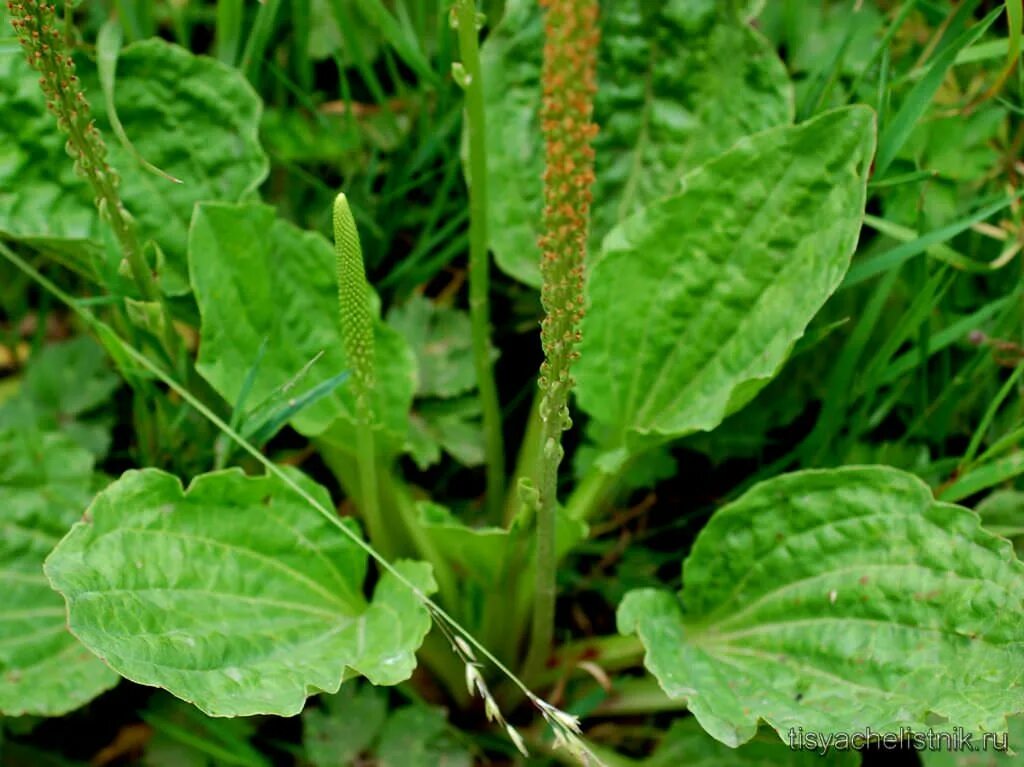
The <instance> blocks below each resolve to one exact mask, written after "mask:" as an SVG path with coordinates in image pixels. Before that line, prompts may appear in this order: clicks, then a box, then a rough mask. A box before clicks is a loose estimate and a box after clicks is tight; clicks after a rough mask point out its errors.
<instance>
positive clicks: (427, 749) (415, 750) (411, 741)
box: [377, 706, 473, 767]
mask: <svg viewBox="0 0 1024 767" xmlns="http://www.w3.org/2000/svg"><path fill="white" fill-rule="evenodd" d="M377 758H378V760H379V761H378V763H379V765H380V767H438V765H443V766H444V767H470V765H472V764H473V759H472V757H471V755H470V753H469V751H468V750H467V749H466V747H465V746H463V745H461V744H460V743H458V741H456V740H455V738H454V736H453V735H452V733H451V732H450V730H449V728H448V722H447V721H446V719H445V715H444V710H443V709H440V708H433V707H430V708H428V707H427V706H406V707H405V708H401V709H399V710H398V711H396V712H395V713H394V714H393V715H392V716H391V717H390V718H389V719H388V722H387V724H385V725H384V730H383V731H382V732H381V734H380V745H379V746H378V747H377Z"/></svg>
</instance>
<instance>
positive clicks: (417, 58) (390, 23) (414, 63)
mask: <svg viewBox="0 0 1024 767" xmlns="http://www.w3.org/2000/svg"><path fill="white" fill-rule="evenodd" d="M334 5H335V6H337V5H339V3H337V2H336V3H334ZM356 5H357V7H358V8H359V12H360V13H361V14H362V15H363V16H364V17H365V18H366V19H367V20H368V21H369V22H370V23H371V24H373V26H375V27H376V28H377V29H378V30H379V31H380V33H381V35H383V36H384V39H385V40H387V42H388V44H389V45H390V46H391V47H392V48H394V49H395V53H397V54H398V55H399V56H400V57H401V59H402V61H404V62H405V63H406V64H407V65H408V66H409V68H410V69H412V70H413V71H414V72H415V73H416V74H417V75H419V77H421V78H422V79H423V81H424V82H427V83H430V84H432V85H437V84H439V83H440V78H439V77H438V76H437V73H436V72H434V71H433V70H432V69H431V68H430V63H429V62H428V61H427V58H426V56H425V55H424V54H423V51H422V50H421V49H420V46H419V43H418V42H417V40H416V38H415V37H414V36H413V35H412V33H411V30H409V29H407V28H404V27H403V26H402V24H400V23H399V22H398V20H396V19H395V17H394V16H392V15H391V12H390V11H388V9H387V8H386V7H385V6H384V4H383V3H382V2H380V0H356Z"/></svg>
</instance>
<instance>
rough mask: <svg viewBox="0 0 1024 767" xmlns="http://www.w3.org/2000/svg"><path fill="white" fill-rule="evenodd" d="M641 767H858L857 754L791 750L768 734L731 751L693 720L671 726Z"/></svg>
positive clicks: (765, 733)
mask: <svg viewBox="0 0 1024 767" xmlns="http://www.w3.org/2000/svg"><path fill="white" fill-rule="evenodd" d="M642 764H643V766H644V767H679V765H686V767H815V765H820V767H826V766H831V767H858V765H859V764H860V755H859V754H858V753H857V752H856V751H831V752H829V753H828V754H827V755H825V756H822V755H820V754H817V753H814V752H812V751H804V750H800V749H794V748H790V747H789V745H788V742H784V741H782V740H779V737H778V736H777V735H776V734H775V733H774V732H771V731H770V730H769V731H766V732H761V733H759V734H758V735H757V737H755V738H754V739H753V740H751V741H750V742H749V743H745V744H743V745H742V746H740V747H739V748H730V747H729V746H726V745H724V744H722V743H719V742H718V741H717V740H715V739H714V738H712V737H711V736H710V735H708V734H707V733H706V732H704V731H703V730H702V729H701V728H700V725H699V724H697V721H696V720H695V719H693V718H692V717H687V718H686V719H678V720H676V721H675V722H673V723H672V726H671V727H670V728H669V730H668V732H667V733H665V738H664V739H663V740H662V741H661V745H659V746H658V750H657V751H656V752H655V754H654V755H653V756H652V757H651V758H650V759H647V760H645V761H644V762H643V763H642Z"/></svg>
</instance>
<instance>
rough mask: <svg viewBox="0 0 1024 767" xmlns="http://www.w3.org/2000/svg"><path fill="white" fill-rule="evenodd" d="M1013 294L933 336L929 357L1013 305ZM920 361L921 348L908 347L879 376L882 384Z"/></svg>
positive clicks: (902, 374)
mask: <svg viewBox="0 0 1024 767" xmlns="http://www.w3.org/2000/svg"><path fill="white" fill-rule="evenodd" d="M1012 300H1013V297H1012V296H1007V297H1006V298H1000V299H998V300H997V301H993V302H991V303H988V304H985V305H984V306H982V307H981V308H980V309H978V311H976V312H973V313H972V314H969V315H967V316H966V317H964V318H962V319H960V320H957V321H956V322H954V323H953V324H952V325H949V326H948V327H945V328H943V329H942V330H940V331H939V332H937V333H935V334H934V335H932V337H931V341H930V343H929V346H928V355H927V356H928V357H929V358H930V357H933V356H935V354H937V353H938V352H940V351H942V350H943V349H947V348H949V347H950V346H952V345H953V344H955V343H956V342H958V341H962V340H963V339H965V338H966V337H967V335H968V333H970V332H971V331H972V330H976V329H977V328H979V327H981V326H982V325H983V324H984V323H985V322H986V321H987V320H988V319H989V318H990V317H992V316H994V315H996V314H998V313H999V312H1001V311H1005V310H1006V309H1007V308H1009V306H1010V305H1011V301H1012ZM919 363H920V350H919V349H916V348H911V349H908V350H907V351H905V352H903V353H902V354H900V355H899V356H897V357H896V358H895V359H893V361H892V362H891V363H889V366H888V367H887V368H886V369H885V372H883V373H882V374H881V376H880V377H879V379H878V380H879V383H880V384H883V385H884V384H890V383H893V382H895V381H897V380H898V379H900V378H901V377H903V376H905V375H906V374H907V373H909V372H910V371H911V370H913V369H914V368H915V367H917V366H918V364H919Z"/></svg>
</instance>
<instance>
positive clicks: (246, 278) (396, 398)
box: [189, 203, 416, 451]
mask: <svg viewBox="0 0 1024 767" xmlns="http://www.w3.org/2000/svg"><path fill="white" fill-rule="evenodd" d="M189 263H190V267H191V273H192V286H193V289H194V291H195V296H196V301H197V302H198V304H199V313H200V317H201V328H200V338H201V344H200V347H199V361H198V363H197V367H198V370H199V372H200V373H201V374H202V376H203V377H204V378H206V380H207V381H209V382H210V384H211V385H213V387H214V388H215V389H216V390H217V391H218V392H219V393H220V394H221V395H222V396H224V397H225V398H226V399H227V400H228V402H231V403H235V402H237V401H238V396H239V393H240V392H241V389H242V385H243V383H244V382H245V381H246V378H247V375H248V373H249V371H250V369H252V368H253V366H254V365H256V364H257V360H258V359H259V352H260V347H261V346H262V345H263V343H264V341H266V347H265V348H266V351H265V353H264V354H263V357H262V358H261V359H259V361H258V368H257V369H256V375H255V378H254V379H253V382H252V386H251V389H250V390H249V393H248V396H247V398H248V401H249V402H251V403H256V402H261V401H262V400H264V399H266V398H267V397H268V396H269V395H271V394H272V393H273V392H274V391H276V390H278V389H280V388H281V387H282V386H286V385H287V384H289V382H290V381H292V380H293V379H294V378H295V377H296V376H297V375H298V374H299V373H300V372H302V371H303V370H304V369H305V368H306V367H307V366H310V367H309V369H308V371H307V372H306V374H305V375H304V376H303V377H302V379H301V383H300V386H301V389H302V390H308V389H311V388H313V387H314V386H316V385H317V384H320V383H322V382H324V381H326V380H328V379H330V378H332V377H334V376H336V375H338V374H339V373H341V372H343V371H345V370H347V369H348V363H347V361H346V359H345V352H344V348H343V344H342V341H341V330H340V327H339V325H338V321H337V317H338V288H337V283H336V275H335V270H334V250H333V248H332V247H331V245H330V244H329V243H328V242H327V240H325V239H324V238H323V237H322V236H320V235H319V234H316V233H314V232H306V231H302V230H301V229H297V228H296V227H295V226H293V225H292V224H289V223H287V222H285V221H283V220H281V219H278V218H277V217H276V216H275V215H274V210H273V208H271V207H269V206H266V205H259V204H255V203H252V204H245V205H229V204H224V203H209V204H202V205H200V206H198V208H197V209H196V213H195V216H194V218H193V221H192V228H191V230H190V233H189ZM375 344H376V362H377V368H378V369H377V375H376V386H377V401H376V405H375V414H376V417H377V420H378V422H379V423H380V425H381V429H382V430H383V432H384V438H385V445H386V446H387V447H388V448H389V449H391V450H395V451H397V450H399V449H401V448H402V446H403V444H404V442H405V438H406V432H407V430H408V413H409V407H410V405H411V403H412V397H413V391H414V389H415V385H416V372H415V362H414V360H413V357H412V352H411V351H410V350H409V348H408V346H407V345H406V343H405V341H404V340H403V339H402V337H401V336H400V335H399V334H398V332H397V331H395V330H393V329H391V328H390V327H388V326H387V325H385V324H384V323H383V322H378V324H377V327H376V337H375ZM354 420H355V399H354V397H353V394H352V389H351V387H349V386H346V385H345V384H342V385H341V386H338V387H336V388H334V389H333V390H332V391H331V393H330V394H329V395H327V396H325V397H321V398H320V399H318V400H316V401H315V402H313V403H312V404H310V405H309V406H308V407H306V408H304V409H302V410H300V411H299V412H298V413H297V414H296V415H295V416H294V417H293V418H292V424H293V425H294V426H295V428H296V429H298V430H299V431H300V432H302V433H303V434H306V435H310V436H312V435H318V434H322V433H323V432H325V431H327V430H328V429H329V428H330V429H331V431H332V435H334V436H335V437H336V439H335V441H336V442H338V443H339V444H342V445H344V444H348V443H350V444H354V440H352V439H350V438H351V435H352V434H353V428H354V427H353V424H354ZM332 425H333V427H332Z"/></svg>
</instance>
